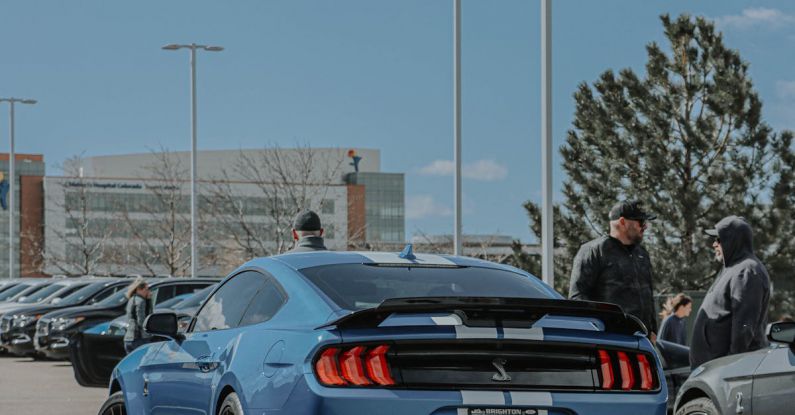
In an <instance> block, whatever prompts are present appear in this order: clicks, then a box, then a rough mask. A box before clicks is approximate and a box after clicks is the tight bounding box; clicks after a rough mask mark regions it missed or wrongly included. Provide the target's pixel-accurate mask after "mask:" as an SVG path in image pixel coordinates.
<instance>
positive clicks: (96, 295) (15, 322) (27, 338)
mask: <svg viewBox="0 0 795 415" xmlns="http://www.w3.org/2000/svg"><path fill="white" fill-rule="evenodd" d="M82 283H85V286H82V285H81V284H82ZM127 284H129V281H126V280H120V279H118V278H112V279H109V278H90V279H87V280H85V281H82V282H80V283H75V284H74V287H73V290H74V292H72V293H71V294H69V295H66V296H64V297H63V298H60V297H56V298H53V299H52V300H50V301H49V302H45V303H38V304H33V305H28V306H26V307H24V308H17V309H15V310H14V311H13V312H12V313H9V314H13V315H10V316H8V319H9V320H10V321H11V323H10V325H9V327H10V328H9V329H8V330H7V331H4V332H3V335H4V336H6V337H8V338H9V339H10V341H9V342H8V344H7V345H6V348H7V349H8V351H9V352H10V353H12V354H15V355H18V356H28V355H35V354H36V349H35V343H36V342H35V341H36V337H35V334H36V324H37V323H38V321H39V318H41V316H43V315H45V314H47V313H50V312H53V311H57V310H61V309H64V308H68V307H74V306H79V305H86V304H94V303H96V302H98V301H101V300H102V299H104V298H107V297H108V296H110V295H111V294H113V293H115V292H117V291H119V290H120V289H122V288H124V287H126V286H127ZM54 285H57V284H54ZM78 288H79V289H78ZM56 300H57V301H56Z"/></svg>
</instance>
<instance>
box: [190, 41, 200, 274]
mask: <svg viewBox="0 0 795 415" xmlns="http://www.w3.org/2000/svg"><path fill="white" fill-rule="evenodd" d="M191 46H192V47H191V48H190V104H191V113H190V116H191V127H190V133H191V147H190V275H191V277H194V278H195V277H196V269H197V268H198V266H197V265H198V264H197V261H198V259H199V256H198V255H197V254H196V239H197V235H196V173H197V171H196V44H192V45H191Z"/></svg>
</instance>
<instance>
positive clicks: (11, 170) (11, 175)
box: [0, 98, 36, 278]
mask: <svg viewBox="0 0 795 415" xmlns="http://www.w3.org/2000/svg"><path fill="white" fill-rule="evenodd" d="M0 102H7V103H8V105H9V107H10V111H9V123H8V125H9V127H8V132H9V141H10V149H9V152H8V179H7V180H8V278H14V206H15V201H14V187H15V184H16V175H15V173H16V171H15V169H16V166H15V165H14V164H15V163H14V162H15V161H16V155H15V154H14V104H16V103H20V104H28V105H33V104H35V103H36V100H35V99H23V98H0Z"/></svg>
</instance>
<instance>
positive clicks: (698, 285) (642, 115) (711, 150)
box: [525, 15, 795, 292]
mask: <svg viewBox="0 0 795 415" xmlns="http://www.w3.org/2000/svg"><path fill="white" fill-rule="evenodd" d="M661 21H662V24H663V28H664V31H665V36H666V38H667V40H668V43H669V44H668V50H667V51H664V50H663V49H662V48H661V46H659V45H658V44H656V43H651V44H649V45H648V46H647V47H646V52H647V55H648V62H647V63H646V67H645V74H643V76H639V75H638V74H636V73H635V72H634V71H633V70H632V69H623V70H621V71H620V72H618V73H617V74H616V73H614V72H613V71H612V70H607V71H605V72H604V73H603V74H602V75H601V76H600V77H599V79H597V80H596V81H595V82H593V83H592V84H590V85H589V84H587V83H582V84H580V85H579V87H578V88H577V91H576V92H575V93H574V99H575V102H576V112H575V116H574V121H573V127H572V129H570V130H569V131H568V134H567V137H566V143H565V145H564V146H563V147H562V148H561V154H562V158H563V169H564V171H565V173H566V179H565V181H564V183H563V197H564V201H563V204H562V206H557V207H556V210H555V215H554V216H555V218H554V219H555V237H556V238H555V243H556V246H557V247H558V248H557V249H556V253H557V257H558V259H557V260H556V264H555V265H556V267H555V269H556V271H555V272H556V280H559V281H561V283H560V284H556V286H558V287H557V288H559V289H561V288H567V286H568V280H569V275H570V267H571V262H572V259H573V257H574V255H575V254H576V252H577V249H578V248H579V246H580V245H581V244H582V243H584V242H586V241H588V240H590V239H593V238H595V237H597V236H598V235H600V234H604V233H606V232H607V231H608V218H607V213H608V210H609V209H610V207H611V206H612V205H613V204H614V203H616V202H617V201H620V200H626V199H638V200H641V201H643V202H644V203H645V208H646V209H647V210H649V211H651V212H653V213H655V214H657V215H658V219H657V220H656V221H654V222H653V223H652V224H651V227H650V229H649V230H648V231H647V232H646V239H645V242H644V244H645V246H646V248H647V249H648V250H649V253H650V255H651V257H652V261H653V266H654V274H655V280H656V281H655V282H656V285H657V289H658V291H661V292H666V291H669V292H670V291H681V290H685V289H704V288H705V287H708V286H709V285H710V284H711V282H712V281H713V279H714V276H715V272H716V271H717V270H718V269H719V268H720V266H719V265H720V264H717V263H716V262H715V261H714V259H713V252H712V248H711V243H712V240H711V239H709V238H707V237H706V236H705V235H704V234H703V230H704V229H706V228H712V227H713V226H714V224H715V223H716V222H717V221H718V220H719V219H721V218H722V217H724V216H727V215H730V214H735V215H739V216H744V217H746V218H747V219H748V220H749V221H750V222H751V225H752V226H753V227H754V230H755V244H756V248H757V253H758V254H759V255H760V256H761V257H762V258H763V260H766V261H767V264H768V267H769V268H770V271H771V276H772V277H773V278H774V281H776V282H777V283H779V285H781V286H782V287H783V285H784V284H783V282H780V281H783V280H791V279H792V271H791V269H792V264H793V259H795V255H794V254H795V246H794V245H793V242H792V236H793V231H795V228H793V215H795V210H793V203H794V202H795V200H794V199H793V198H795V196H793V166H795V162H794V161H793V151H792V148H791V145H792V133H790V132H788V131H785V132H782V133H780V134H777V133H775V132H773V130H772V129H771V128H770V127H769V126H768V125H767V124H766V123H765V122H764V121H763V120H762V102H761V100H760V99H759V96H758V95H757V93H756V91H755V90H754V87H753V83H752V81H751V79H750V77H749V74H748V64H747V63H746V62H744V61H743V60H742V59H741V57H740V55H739V53H738V52H737V51H736V50H732V49H729V48H727V47H726V46H725V45H724V43H723V39H722V35H721V34H720V33H719V32H716V30H715V26H714V24H713V23H712V22H710V21H708V20H706V19H704V18H700V17H698V18H691V17H690V16H688V15H682V16H680V17H678V18H677V19H675V20H672V19H671V18H670V17H669V16H667V15H663V16H661ZM525 208H526V209H527V212H528V214H529V216H530V221H531V229H532V230H533V231H534V233H535V234H536V235H537V236H540V229H539V228H540V226H539V223H540V220H539V219H540V210H539V207H538V206H537V205H535V204H533V203H529V202H528V203H527V204H526V205H525ZM785 270H786V273H787V274H786V275H784V273H783V272H784V271H785Z"/></svg>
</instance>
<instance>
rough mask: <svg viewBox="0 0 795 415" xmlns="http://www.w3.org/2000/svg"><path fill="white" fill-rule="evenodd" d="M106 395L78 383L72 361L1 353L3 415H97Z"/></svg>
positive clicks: (98, 389)
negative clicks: (53, 360)
mask: <svg viewBox="0 0 795 415" xmlns="http://www.w3.org/2000/svg"><path fill="white" fill-rule="evenodd" d="M106 397H107V390H106V389H105V388H84V387H82V386H80V385H78V384H77V382H76V381H75V378H74V375H73V374H72V366H71V365H70V364H69V362H51V361H35V360H33V359H29V358H20V357H11V356H7V355H6V356H0V415H11V414H29V415H45V414H46V415H52V414H58V415H93V414H96V413H97V412H98V411H99V407H100V405H102V402H104V401H105V398H106Z"/></svg>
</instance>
